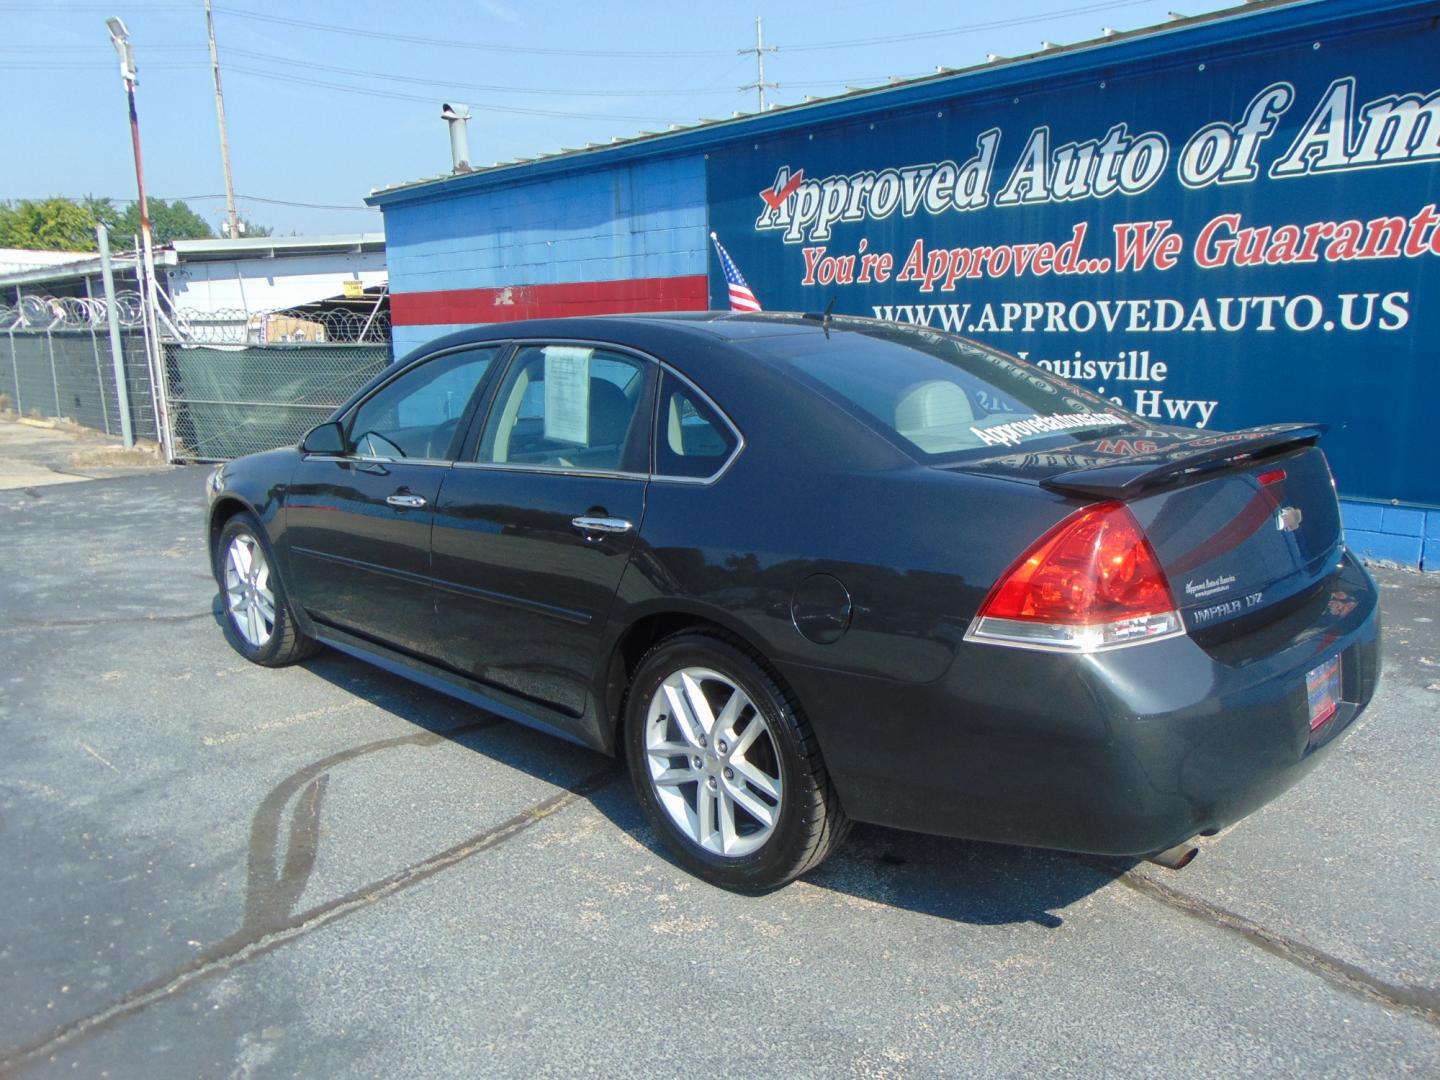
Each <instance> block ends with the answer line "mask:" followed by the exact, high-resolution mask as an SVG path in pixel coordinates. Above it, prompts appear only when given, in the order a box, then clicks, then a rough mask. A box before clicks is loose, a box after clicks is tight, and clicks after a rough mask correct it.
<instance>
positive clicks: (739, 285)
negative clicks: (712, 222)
mask: <svg viewBox="0 0 1440 1080" xmlns="http://www.w3.org/2000/svg"><path fill="white" fill-rule="evenodd" d="M710 239H711V240H713V241H714V242H715V250H716V251H717V252H718V253H719V254H720V269H722V270H724V271H725V281H726V283H727V284H728V285H729V286H730V310H731V311H759V310H760V301H759V300H756V299H755V294H754V293H753V292H751V291H750V286H749V285H746V284H745V275H744V274H742V273H740V268H739V267H738V266H736V265H735V260H734V259H732V258H730V253H729V252H728V251H726V250H725V249H724V248H723V247H722V246H721V245H720V238H719V237H718V236H716V235H715V234H714V233H713V232H712V233H711V234H710Z"/></svg>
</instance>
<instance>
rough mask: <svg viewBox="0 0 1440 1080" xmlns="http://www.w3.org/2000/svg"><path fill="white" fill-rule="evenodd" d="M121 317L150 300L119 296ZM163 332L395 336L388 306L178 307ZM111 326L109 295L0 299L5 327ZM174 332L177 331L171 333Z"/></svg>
mask: <svg viewBox="0 0 1440 1080" xmlns="http://www.w3.org/2000/svg"><path fill="white" fill-rule="evenodd" d="M115 311H116V318H117V320H118V322H119V323H120V325H121V326H122V327H126V328H130V327H135V326H139V325H140V324H141V322H142V321H143V318H144V305H143V302H142V301H141V299H140V294H139V293H138V292H135V291H134V290H127V291H125V292H121V293H119V294H117V295H116V297H115ZM162 323H163V326H162V329H163V331H165V333H164V334H163V335H162V336H178V338H179V340H180V341H181V342H183V343H186V344H195V345H239V346H243V345H271V344H283V343H288V342H310V343H328V344H359V343H367V344H375V345H384V344H388V343H389V341H390V312H389V311H388V310H383V311H382V310H375V309H373V308H372V309H371V310H369V311H352V310H350V309H347V308H337V309H332V310H329V311H319V312H311V311H297V310H295V309H281V310H273V311H259V312H252V311H246V310H245V309H243V308H217V309H210V310H201V309H199V308H190V307H181V308H175V309H173V310H171V311H169V312H168V313H166V314H165V316H164V317H163V318H162ZM108 325H109V311H108V307H107V305H106V303H105V301H104V300H102V299H99V298H95V297H83V296H38V295H34V294H32V295H28V296H23V297H21V298H20V302H19V303H18V304H16V305H13V306H12V305H9V304H4V303H0V332H4V331H9V332H15V331H20V332H24V331H31V332H39V331H46V330H96V329H104V328H105V327H107V326H108ZM171 331H173V335H171V334H170V332H171Z"/></svg>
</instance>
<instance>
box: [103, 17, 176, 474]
mask: <svg viewBox="0 0 1440 1080" xmlns="http://www.w3.org/2000/svg"><path fill="white" fill-rule="evenodd" d="M105 26H106V27H107V28H108V29H109V31H110V44H111V45H113V46H115V53H116V55H117V56H118V57H119V58H120V78H121V79H122V80H123V81H124V83H125V97H126V100H127V101H128V102H129V105H130V143H131V146H132V147H133V149H134V151H135V187H136V190H137V192H138V194H139V203H140V244H141V247H142V249H143V253H144V254H143V258H144V266H145V274H144V281H143V283H142V290H143V291H142V294H141V299H142V300H143V302H144V304H145V321H146V322H147V323H149V324H150V334H149V352H150V378H151V381H152V385H153V386H154V390H155V429H156V434H157V435H158V436H159V437H160V448H161V449H162V450H163V451H164V453H165V460H166V461H173V460H174V454H173V453H172V452H171V451H172V447H171V445H170V417H169V415H168V411H169V410H168V408H167V402H166V395H165V370H164V363H163V361H162V360H161V354H160V318H159V302H158V300H157V297H156V289H157V285H156V281H155V244H154V239H153V237H152V236H151V234H150V205H149V203H148V202H146V200H145V169H144V166H143V165H142V164H141V159H140V118H139V115H138V114H137V113H136V111H135V84H136V82H137V81H138V80H137V79H136V72H135V54H134V52H133V51H132V49H131V48H130V31H129V30H127V29H126V27H125V23H124V20H122V19H120V18H117V17H115V16H111V17H110V18H108V19H106V20H105Z"/></svg>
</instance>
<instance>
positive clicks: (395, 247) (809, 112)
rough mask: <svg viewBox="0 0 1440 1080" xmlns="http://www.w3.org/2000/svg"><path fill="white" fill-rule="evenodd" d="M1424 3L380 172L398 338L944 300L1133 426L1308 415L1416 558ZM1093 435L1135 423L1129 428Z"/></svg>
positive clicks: (941, 77) (1436, 494) (1423, 400)
mask: <svg viewBox="0 0 1440 1080" xmlns="http://www.w3.org/2000/svg"><path fill="white" fill-rule="evenodd" d="M1437 57H1440V3H1437V2H1434V0H1430V2H1425V3H1415V2H1402V0H1368V2H1365V0H1298V2H1294V0H1284V2H1282V0H1274V2H1264V0H1262V2H1260V3H1251V4H1246V5H1244V6H1242V7H1239V8H1233V9H1229V10H1226V11H1222V12H1218V13H1215V14H1213V15H1208V16H1201V17H1197V18H1192V19H1183V20H1177V21H1174V22H1170V23H1166V24H1164V25H1162V26H1157V27H1154V28H1150V29H1146V30H1141V31H1135V32H1132V33H1125V34H1115V35H1112V36H1109V37H1105V38H1100V39H1097V40H1094V41H1089V42H1083V43H1079V44H1076V45H1072V46H1065V47H1060V48H1051V49H1048V50H1046V51H1044V52H1041V53H1037V54H1034V55H1031V56H1026V57H1019V58H1014V59H1008V60H997V61H995V62H992V63H988V64H984V65H980V66H977V67H972V68H967V69H963V70H957V71H946V72H943V73H940V74H937V75H935V76H931V77H927V78H923V79H918V80H911V81H907V82H903V83H895V84H887V85H885V86H883V87H878V88H875V89H873V90H857V91H852V92H848V93H846V94H844V95H841V96H838V97H833V98H827V99H824V100H820V101H814V102H808V103H806V104H803V105H795V106H788V107H783V108H777V109H773V110H771V111H767V112H764V113H758V114H752V115H746V116H739V117H736V118H734V119H730V120H724V121H710V122H702V123H699V124H696V125H695V126H692V127H685V128H678V129H673V130H670V131H666V132H662V133H645V134H640V135H637V136H636V137H634V138H630V139H623V140H618V141H616V142H613V143H607V144H604V145H595V146H591V147H587V148H585V149H580V150H570V151H562V152H558V153H555V154H551V155H544V156H541V157H538V158H534V159H527V160H521V161H515V162H506V163H499V164H496V165H493V166H489V167H483V168H478V169H467V170H463V171H457V172H455V173H452V174H447V175H445V176H442V177H438V178H435V179H430V180H422V181H418V182H415V183H409V184H403V185H400V186H397V187H392V188H386V189H382V190H378V191H376V192H374V193H372V195H371V196H370V199H369V201H370V202H371V203H372V204H373V205H376V206H379V207H380V209H381V210H382V211H383V212H384V217H385V232H386V236H387V253H388V262H389V270H390V290H391V307H392V317H393V321H394V336H395V346H396V352H397V355H403V354H404V353H405V352H407V351H409V350H410V349H412V348H414V347H417V346H420V345H423V344H424V343H425V342H426V341H429V340H431V339H432V338H434V337H437V336H439V335H441V334H443V333H446V332H448V331H450V330H453V329H458V328H460V327H463V326H470V325H474V324H477V323H488V322H496V321H506V320H511V319H520V318H528V317H534V316H551V315H571V314H600V313H607V312H619V311H677V310H700V309H704V308H707V307H721V308H723V307H726V306H728V300H727V285H726V281H725V278H724V276H723V275H722V273H721V267H720V261H719V258H718V257H717V255H716V253H715V248H714V246H713V244H712V241H711V236H712V234H713V235H714V236H715V237H716V238H718V239H719V240H720V241H721V242H722V243H723V244H724V246H725V248H726V249H727V250H728V252H729V254H730V256H731V257H732V258H733V260H734V262H735V263H736V264H737V265H738V266H739V267H740V269H741V270H742V271H743V273H744V275H745V277H746V278H747V280H748V282H749V285H750V286H751V288H752V289H753V290H754V293H755V295H756V297H757V298H758V300H759V301H760V303H761V304H762V305H763V306H764V307H765V308H766V309H767V310H801V311H818V310H822V309H824V308H826V307H827V306H829V305H830V304H831V303H832V302H833V304H834V310H835V311H837V312H842V313H849V314H855V315H867V316H874V317H878V318H885V319H892V320H899V321H902V322H909V323H917V324H924V325H929V326H932V327H934V328H936V329H945V330H953V331H958V332H960V333H963V334H965V335H967V336H969V337H972V338H976V339H978V340H981V341H984V342H986V343H988V344H991V345H995V346H997V347H1000V348H1003V349H1005V350H1007V351H1009V352H1013V353H1017V354H1019V355H1021V356H1024V357H1026V358H1027V359H1029V360H1031V361H1033V362H1036V363H1039V364H1041V365H1042V366H1044V367H1046V368H1048V369H1049V370H1052V371H1054V372H1056V373H1058V374H1060V375H1062V376H1064V377H1065V378H1068V379H1071V380H1072V381H1074V382H1077V383H1080V384H1082V385H1084V386H1085V387H1087V388H1088V389H1090V390H1093V391H1096V392H1098V393H1100V394H1102V395H1103V396H1105V397H1107V398H1110V399H1112V400H1114V401H1115V402H1117V403H1118V404H1120V405H1123V406H1124V407H1126V408H1128V409H1131V410H1134V411H1136V412H1138V413H1140V414H1142V415H1144V416H1146V417H1150V418H1152V419H1154V420H1155V421H1156V422H1157V423H1166V424H1183V425H1190V426H1196V427H1204V428H1219V429H1233V428H1240V427H1247V426H1250V425H1255V424H1263V423H1271V422H1277V421H1285V420H1303V421H1319V422H1323V423H1325V424H1327V425H1328V427H1329V431H1328V433H1327V434H1326V436H1325V438H1324V440H1323V443H1322V445H1323V446H1324V447H1325V448H1326V450H1327V452H1328V454H1329V456H1330V459H1331V463H1332V466H1333V469H1334V472H1335V477H1336V482H1337V486H1338V489H1339V492H1340V495H1341V499H1342V506H1343V508H1344V514H1345V524H1346V533H1347V538H1348V540H1349V543H1350V545H1351V547H1352V548H1353V549H1354V550H1356V551H1358V552H1360V553H1361V554H1363V555H1365V556H1366V557H1368V558H1371V559H1377V560H1383V561H1388V562H1394V563H1397V564H1400V565H1403V566H1408V567H1412V568H1413V567H1423V568H1424V569H1427V570H1436V571H1440V467H1437V466H1440V453H1437V452H1436V450H1435V449H1434V444H1432V443H1431V441H1430V440H1431V435H1432V433H1433V431H1434V430H1435V426H1436V424H1437V421H1440V210H1437V205H1440V62H1437V59H1436V58H1437ZM1114 450H1115V452H1118V453H1125V452H1127V451H1128V452H1135V453H1143V452H1144V451H1145V447H1144V446H1143V444H1137V445H1135V446H1133V447H1117V448H1114Z"/></svg>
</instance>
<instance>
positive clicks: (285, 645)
mask: <svg viewBox="0 0 1440 1080" xmlns="http://www.w3.org/2000/svg"><path fill="white" fill-rule="evenodd" d="M241 537H244V538H248V539H249V540H250V541H251V542H253V543H254V544H255V545H256V546H257V547H258V548H259V549H260V550H261V551H262V552H263V553H264V556H265V560H266V562H267V563H268V564H269V568H270V573H269V587H270V590H271V593H272V595H273V596H274V610H275V621H274V626H273V629H272V630H271V633H270V636H269V639H268V640H267V641H265V642H264V643H263V644H260V645H255V644H253V643H251V642H250V641H247V640H246V639H245V637H244V635H243V634H242V633H241V632H240V628H239V627H238V626H237V624H236V619H237V616H236V614H235V612H234V611H233V610H232V609H231V596H230V591H229V590H228V589H227V588H226V584H225V568H226V560H227V558H228V553H229V551H230V547H231V545H232V544H233V543H234V542H235V540H236V539H237V538H241ZM214 566H215V579H216V582H217V583H218V584H219V586H220V603H221V606H222V607H223V609H224V620H223V621H224V624H225V640H226V641H228V642H229V643H230V647H231V648H233V649H234V650H235V651H236V652H238V653H239V654H240V655H241V656H243V657H245V659H246V660H249V661H250V662H251V663H253V664H260V665H261V666H263V667H284V666H286V665H287V664H293V663H296V662H297V661H299V660H303V659H305V657H307V656H309V655H310V654H311V653H313V652H314V651H315V649H316V647H317V646H316V642H315V641H314V639H312V638H310V637H307V636H306V635H305V634H304V633H303V632H301V630H300V627H299V626H298V625H296V622H295V616H294V614H293V613H292V611H291V609H290V599H289V597H288V596H287V595H286V593H285V585H284V583H283V582H282V581H281V580H280V573H279V571H278V569H276V564H275V555H274V553H273V552H272V551H271V549H270V543H269V541H268V540H267V539H266V537H265V530H264V529H262V528H261V527H260V523H259V522H258V521H256V520H255V518H254V517H252V516H251V515H250V514H248V513H239V514H236V515H235V516H234V517H232V518H231V519H230V520H229V521H227V522H225V527H224V528H223V529H221V530H220V536H219V538H218V539H217V540H216V541H215V552H214Z"/></svg>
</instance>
